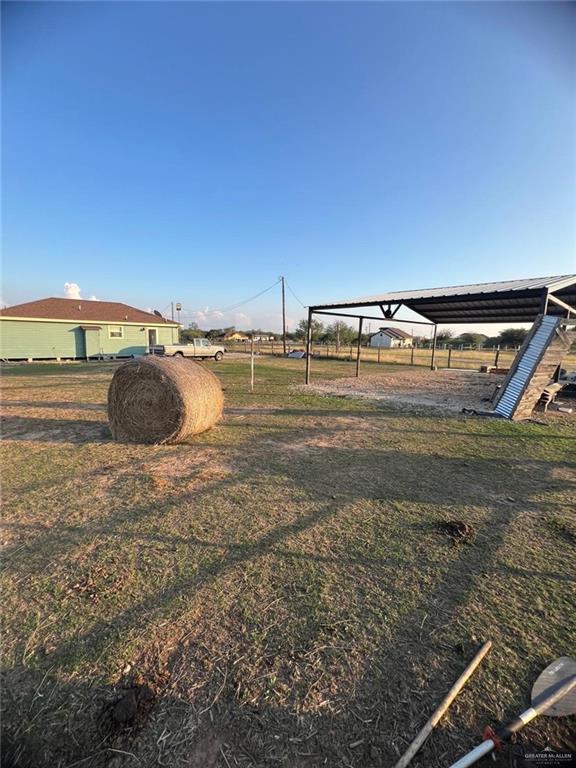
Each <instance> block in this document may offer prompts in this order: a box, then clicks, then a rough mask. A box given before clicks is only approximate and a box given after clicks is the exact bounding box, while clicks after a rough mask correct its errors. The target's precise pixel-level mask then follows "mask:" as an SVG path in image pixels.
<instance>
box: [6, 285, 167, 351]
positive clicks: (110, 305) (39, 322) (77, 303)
mask: <svg viewBox="0 0 576 768" xmlns="http://www.w3.org/2000/svg"><path fill="white" fill-rule="evenodd" d="M178 329H179V326H178V323H175V322H174V321H170V320H167V319H166V318H164V317H162V316H161V315H160V313H158V314H152V313H151V312H144V311H143V310H141V309H136V308H135V307H130V306H128V304H120V303H118V302H115V301H89V300H85V299H56V298H50V299H40V300H39V301H29V302H27V303H26V304H17V305H15V306H13V307H7V308H6V309H2V310H0V358H2V359H4V360H50V359H64V360H77V359H88V358H91V357H93V358H97V357H131V356H132V355H143V354H145V353H146V352H147V351H148V349H149V348H150V347H152V346H154V345H155V344H177V343H178Z"/></svg>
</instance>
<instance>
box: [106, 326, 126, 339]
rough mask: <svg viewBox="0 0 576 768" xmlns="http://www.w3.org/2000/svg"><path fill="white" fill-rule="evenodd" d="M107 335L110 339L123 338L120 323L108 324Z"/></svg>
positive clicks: (122, 329)
mask: <svg viewBox="0 0 576 768" xmlns="http://www.w3.org/2000/svg"><path fill="white" fill-rule="evenodd" d="M108 336H109V338H111V339H123V338H124V328H123V327H122V326H121V325H110V326H108Z"/></svg>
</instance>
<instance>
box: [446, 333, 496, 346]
mask: <svg viewBox="0 0 576 768" xmlns="http://www.w3.org/2000/svg"><path fill="white" fill-rule="evenodd" d="M487 338H488V337H487V336H486V334H484V333H461V334H460V336H457V337H456V338H455V339H454V340H453V341H454V343H455V344H464V346H466V347H482V346H484V342H485V341H486V339H487Z"/></svg>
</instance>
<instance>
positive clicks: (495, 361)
mask: <svg viewBox="0 0 576 768" xmlns="http://www.w3.org/2000/svg"><path fill="white" fill-rule="evenodd" d="M499 358H500V345H498V346H497V347H496V356H495V357H494V368H498V360H499Z"/></svg>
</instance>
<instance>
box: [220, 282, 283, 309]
mask: <svg viewBox="0 0 576 768" xmlns="http://www.w3.org/2000/svg"><path fill="white" fill-rule="evenodd" d="M279 282H280V279H278V280H276V282H275V283H272V285H269V286H268V288H264V290H263V291H260V292H259V293H255V294H254V296H250V298H249V299H244V301H239V302H237V303H236V304H231V305H230V306H229V307H224V308H223V309H213V310H211V311H212V312H229V311H230V310H231V309H238V307H241V306H243V305H244V304H248V302H250V301H254V299H257V298H258V297H259V296H262V295H264V294H265V293H268V291H271V290H272V288H275V287H276V286H277V285H278V283H279Z"/></svg>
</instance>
